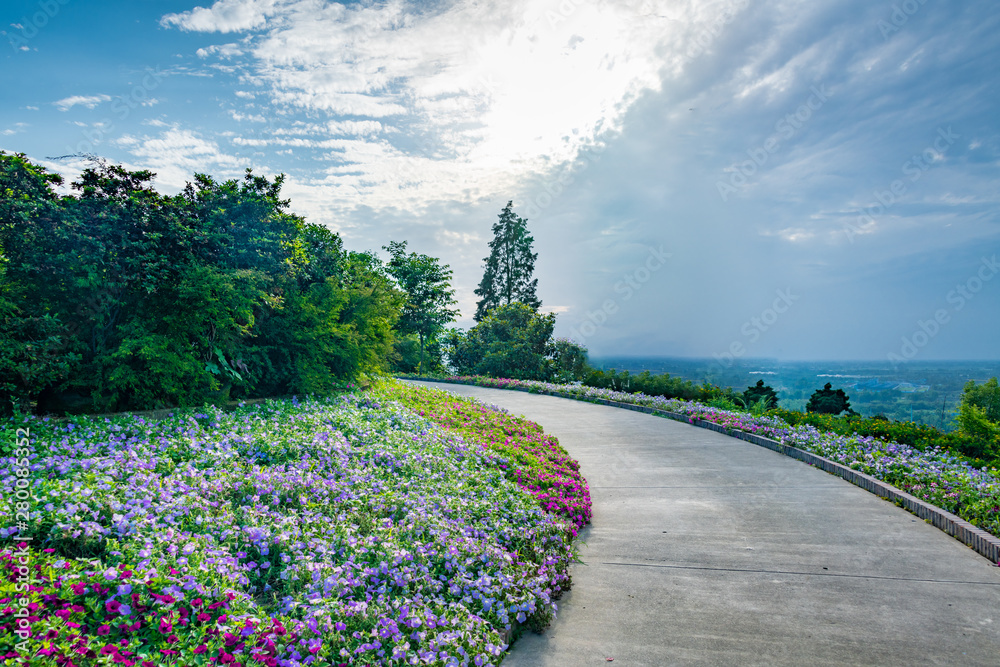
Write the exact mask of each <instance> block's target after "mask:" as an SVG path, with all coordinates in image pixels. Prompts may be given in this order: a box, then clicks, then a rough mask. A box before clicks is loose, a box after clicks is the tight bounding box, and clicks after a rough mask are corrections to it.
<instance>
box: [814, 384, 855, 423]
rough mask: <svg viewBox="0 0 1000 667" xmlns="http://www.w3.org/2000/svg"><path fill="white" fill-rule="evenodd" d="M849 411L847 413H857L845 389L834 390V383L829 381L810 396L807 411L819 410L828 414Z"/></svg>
mask: <svg viewBox="0 0 1000 667" xmlns="http://www.w3.org/2000/svg"><path fill="white" fill-rule="evenodd" d="M844 411H847V414H855V412H854V411H853V410H851V403H850V400H849V398H848V396H847V394H845V393H844V390H843V389H837V390H836V391H834V390H833V385H831V384H830V383H829V382H827V383H826V384H825V385H824V386H823V388H822V389H817V390H816V391H814V392H813V395H812V396H810V397H809V402H808V403H806V412H819V413H822V414H827V415H839V414H840V413H841V412H844Z"/></svg>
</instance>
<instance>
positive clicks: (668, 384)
mask: <svg viewBox="0 0 1000 667" xmlns="http://www.w3.org/2000/svg"><path fill="white" fill-rule="evenodd" d="M583 384H585V385H586V386H588V387H596V388H599V389H612V390H614V391H623V392H627V393H643V394H646V395H648V396H663V397H665V398H683V399H686V400H698V401H706V402H707V401H710V400H712V399H713V398H719V397H724V398H727V399H729V400H731V401H734V400H735V398H736V396H735V395H734V394H733V393H732V391H731V390H728V389H725V390H724V389H720V388H719V387H715V386H712V385H710V384H708V383H707V382H706V383H703V384H700V385H695V384H693V383H692V382H691V381H690V380H683V379H681V378H678V377H671V376H670V374H669V373H662V374H659V375H651V374H650V372H649V371H643V372H642V373H640V374H638V375H631V374H630V373H629V372H628V371H622V372H621V373H618V372H617V371H615V369H613V368H612V369H611V370H610V371H607V372H605V371H601V370H593V369H591V370H590V372H589V373H588V375H587V377H586V378H584V380H583Z"/></svg>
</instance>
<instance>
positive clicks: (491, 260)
mask: <svg viewBox="0 0 1000 667" xmlns="http://www.w3.org/2000/svg"><path fill="white" fill-rule="evenodd" d="M513 205H514V202H513V201H509V202H507V206H505V207H504V209H503V211H501V212H500V215H499V220H498V221H497V222H495V223H493V240H492V241H490V243H489V246H490V256H489V257H486V258H484V260H483V261H485V262H486V270H485V272H484V273H483V278H482V280H481V281H480V282H479V287H477V288H476V292H475V293H476V296H479V297H482V298H481V299H480V300H479V301H478V302H477V303H476V314H475V320H476V322H481V321H482V320H483V318H485V317H486V314H487V313H488V312H489V311H490V310H491V309H493V308H497V307H499V306H509V305H510V304H512V303H523V304H525V305H527V306H529V307H530V308H531V309H532V310H538V309H539V308H540V307H541V305H542V302H541V301H540V300H539V299H538V296H537V295H536V293H535V292H536V289H537V288H538V279H537V278H536V279H534V280H532V278H531V275H532V274H533V273H534V272H535V260H536V259H538V254H537V253H533V252H531V244H532V243H534V241H535V239H534V237H532V236H530V235H529V234H528V221H527V220H525V219H524V218H522V217H520V216H518V215H516V214H515V213H514V211H513V210H512V209H511V207H512V206H513Z"/></svg>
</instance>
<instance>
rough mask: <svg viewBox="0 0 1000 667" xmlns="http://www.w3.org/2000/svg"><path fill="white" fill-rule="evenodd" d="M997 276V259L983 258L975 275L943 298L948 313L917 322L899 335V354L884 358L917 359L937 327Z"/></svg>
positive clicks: (999, 268)
mask: <svg viewBox="0 0 1000 667" xmlns="http://www.w3.org/2000/svg"><path fill="white" fill-rule="evenodd" d="M998 273H1000V264H998V263H997V256H996V255H993V256H992V257H990V258H986V257H983V258H982V261H981V262H980V264H979V268H978V269H977V270H976V272H975V273H973V274H972V276H970V277H969V279H968V280H966V281H965V282H964V283H960V284H958V285H955V289H953V290H951V291H949V292H948V294H946V295H945V301H946V302H947V303H948V304H949V305H951V306H952V307H951V310H949V309H947V308H938V309H937V310H936V311H934V315H933V317H931V318H929V319H927V320H917V324H916V329H915V330H914V331H913V333H912V334H910V335H909V336H903V338H902V344H901V345H900V346H899V353H898V354H897V353H896V352H890V353H889V354H888V355H887V358H888V359H889V361H891V362H892V363H893V365H896V364H901V363H904V362H906V361H909V360H910V359H913V358H914V357H915V356H917V354H918V353H919V352H920V350H922V349H923V348H925V347H926V346H927V344H928V343H930V342H931V340H933V339H934V337H935V336H937V335H938V334H939V333H940V332H941V328H942V327H943V326H944V325H946V324H948V323H949V322H950V321H951V317H952V314H954V313H957V312H959V311H960V310H962V309H963V308H965V305H966V304H967V303H969V302H970V301H972V300H973V299H974V298H975V297H976V295H977V294H978V293H979V292H981V291H982V289H983V286H985V284H986V283H988V282H989V281H991V280H993V277H994V276H995V275H997V274H998Z"/></svg>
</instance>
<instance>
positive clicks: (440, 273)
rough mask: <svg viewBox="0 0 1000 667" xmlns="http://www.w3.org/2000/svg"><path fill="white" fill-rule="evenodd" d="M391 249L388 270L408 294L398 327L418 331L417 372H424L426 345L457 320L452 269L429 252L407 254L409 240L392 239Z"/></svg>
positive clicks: (412, 331) (406, 330)
mask: <svg viewBox="0 0 1000 667" xmlns="http://www.w3.org/2000/svg"><path fill="white" fill-rule="evenodd" d="M383 249H384V250H387V251H388V252H389V256H390V259H389V263H388V265H387V267H386V268H387V271H388V273H389V275H390V276H392V277H393V278H394V279H395V281H396V283H397V284H398V285H399V288H400V289H401V290H402V291H403V294H405V296H406V301H405V303H404V304H403V308H402V311H401V313H400V316H399V322H398V324H397V327H398V329H399V331H400V332H401V333H403V334H416V335H417V337H418V339H419V343H420V361H419V363H418V366H417V373H418V374H420V373H423V371H424V348H425V345H426V343H427V342H428V341H435V340H436V338H437V335H438V334H439V333H440V332H441V331H442V330H443V329H444V325H445V324H447V323H449V322H452V321H454V320H455V317H456V316H457V315H458V310H455V309H453V308H451V307H450V306H453V305H454V304H455V303H457V301H455V290H453V289H452V288H451V275H452V273H451V268H450V267H449V266H448V265H447V264H445V265H442V264H441V263H440V261H439V260H438V259H436V258H434V257H429V256H428V255H421V254H417V253H415V252H411V253H409V254H407V253H406V241H402V242H399V241H392V242H391V243H390V244H389V245H388V246H384V247H383Z"/></svg>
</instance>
